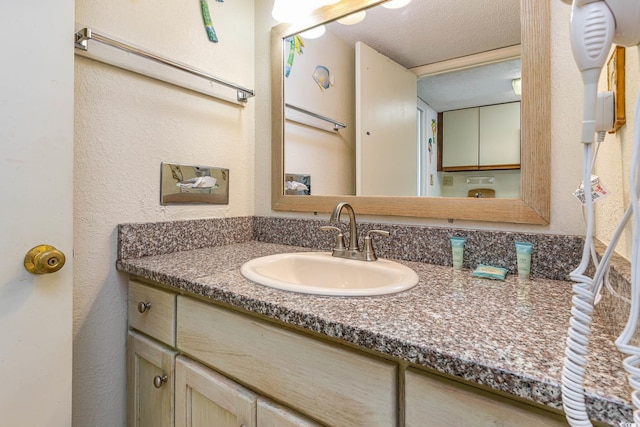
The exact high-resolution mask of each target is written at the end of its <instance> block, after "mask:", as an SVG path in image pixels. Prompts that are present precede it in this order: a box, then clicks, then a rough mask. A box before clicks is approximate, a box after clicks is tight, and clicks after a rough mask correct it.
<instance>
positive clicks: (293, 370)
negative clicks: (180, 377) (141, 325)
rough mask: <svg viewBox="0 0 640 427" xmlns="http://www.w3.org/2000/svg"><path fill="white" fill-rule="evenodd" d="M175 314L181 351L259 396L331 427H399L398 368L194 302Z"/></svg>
mask: <svg viewBox="0 0 640 427" xmlns="http://www.w3.org/2000/svg"><path fill="white" fill-rule="evenodd" d="M177 311H178V327H177V337H176V342H177V343H178V347H179V348H180V350H181V351H183V352H184V353H186V354H189V355H191V356H193V357H194V358H196V359H198V360H201V361H202V362H203V363H206V364H208V365H210V366H213V367H215V369H216V370H218V371H220V372H224V373H225V374H226V375H229V376H231V377H233V378H236V379H237V380H238V381H242V382H243V383H245V384H247V386H248V387H251V388H252V389H254V390H256V391H257V392H259V393H262V394H264V395H268V396H270V397H273V398H274V399H276V400H278V401H279V402H283V403H284V404H285V405H287V406H288V407H290V408H293V409H295V410H297V411H300V412H301V413H304V414H309V416H311V417H313V418H314V419H317V420H318V421H320V422H322V423H325V424H327V425H332V426H340V427H360V426H384V427H394V426H396V425H397V408H398V404H397V396H398V386H397V378H398V371H397V364H396V363H393V362H389V361H386V360H379V359H376V358H373V357H369V356H364V355H362V354H359V353H356V352H353V351H349V350H345V349H344V348H342V347H339V346H334V345H331V344H327V343H324V342H321V341H318V340H315V339H311V338H309V337H308V336H305V335H302V334H299V333H296V332H292V331H289V330H285V329H283V328H281V327H277V326H274V325H272V324H269V323H267V322H263V321H260V320H258V319H256V318H252V317H248V316H244V315H241V314H238V313H235V312H233V311H230V310H227V309H224V308H221V307H217V306H214V305H211V304H207V303H204V302H202V301H198V300H195V299H193V298H189V297H183V296H179V297H178V310H177ZM212 325H215V327H213V326H212Z"/></svg>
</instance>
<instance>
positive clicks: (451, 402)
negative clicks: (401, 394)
mask: <svg viewBox="0 0 640 427" xmlns="http://www.w3.org/2000/svg"><path fill="white" fill-rule="evenodd" d="M405 417H406V418H405V421H406V424H405V425H406V427H422V426H424V425H426V424H425V422H426V420H429V425H434V426H450V427H467V426H478V427H484V426H487V427H488V426H491V427H511V426H518V427H540V426H545V427H556V426H567V425H568V424H567V422H566V420H565V419H564V417H562V416H561V415H559V414H555V413H552V412H550V411H549V412H547V411H544V410H542V409H539V408H536V407H534V406H528V405H526V404H524V403H521V402H516V401H513V400H509V399H507V398H503V397H500V396H497V395H493V394H491V393H489V392H485V391H483V390H479V389H475V388H473V387H469V386H465V385H464V384H459V383H456V382H454V381H450V380H447V379H444V378H440V377H436V376H430V375H426V374H424V373H421V372H419V371H414V370H412V369H408V370H407V371H406V375H405Z"/></svg>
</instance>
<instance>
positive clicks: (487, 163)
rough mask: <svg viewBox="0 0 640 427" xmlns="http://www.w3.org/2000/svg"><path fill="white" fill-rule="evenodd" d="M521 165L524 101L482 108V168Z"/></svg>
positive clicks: (515, 167)
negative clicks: (521, 104)
mask: <svg viewBox="0 0 640 427" xmlns="http://www.w3.org/2000/svg"><path fill="white" fill-rule="evenodd" d="M504 167H507V168H512V169H517V168H519V167H520V103H519V102H511V103H508V104H498V105H489V106H486V107H480V168H481V169H482V168H485V169H496V168H504Z"/></svg>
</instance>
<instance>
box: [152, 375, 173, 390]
mask: <svg viewBox="0 0 640 427" xmlns="http://www.w3.org/2000/svg"><path fill="white" fill-rule="evenodd" d="M168 379H169V377H167V374H164V375H162V376H160V375H156V376H155V378H154V379H153V385H154V386H155V388H160V387H162V384H164V383H166V382H167V380H168Z"/></svg>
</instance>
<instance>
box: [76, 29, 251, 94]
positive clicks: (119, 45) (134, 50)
mask: <svg viewBox="0 0 640 427" xmlns="http://www.w3.org/2000/svg"><path fill="white" fill-rule="evenodd" d="M89 40H95V41H97V42H100V43H102V44H105V45H108V46H111V47H114V48H116V49H120V50H122V51H125V52H128V53H131V54H134V55H136V56H140V57H142V58H146V59H149V60H151V61H155V62H157V63H160V64H163V65H167V66H169V67H172V68H175V69H178V70H181V71H185V72H187V73H189V74H193V75H195V76H198V77H201V78H203V79H206V80H209V81H211V82H213V83H217V84H220V85H222V86H226V87H228V88H231V89H235V90H236V91H237V100H238V102H247V100H248V99H249V98H251V97H253V96H255V93H254V92H253V90H251V89H247V88H245V87H242V86H240V85H237V84H235V83H231V82H228V81H226V80H223V79H220V78H218V77H215V76H212V75H211V74H208V73H206V72H204V71H201V70H198V69H197V68H194V67H191V66H189V65H186V64H183V63H181V62H177V61H174V60H172V59H168V58H165V57H163V56H160V55H158V54H155V53H152V52H149V51H146V50H144V49H141V48H138V47H135V46H131V45H129V44H126V43H123V42H120V41H118V40H115V39H112V38H110V37H107V36H105V35H102V34H98V33H96V32H95V31H93V30H92V29H91V28H83V29H81V30H80V31H78V32H77V33H76V42H75V47H76V49H82V50H85V51H86V50H89Z"/></svg>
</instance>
